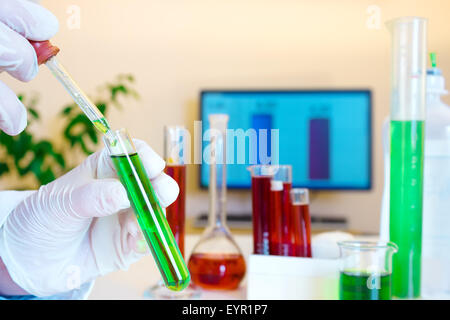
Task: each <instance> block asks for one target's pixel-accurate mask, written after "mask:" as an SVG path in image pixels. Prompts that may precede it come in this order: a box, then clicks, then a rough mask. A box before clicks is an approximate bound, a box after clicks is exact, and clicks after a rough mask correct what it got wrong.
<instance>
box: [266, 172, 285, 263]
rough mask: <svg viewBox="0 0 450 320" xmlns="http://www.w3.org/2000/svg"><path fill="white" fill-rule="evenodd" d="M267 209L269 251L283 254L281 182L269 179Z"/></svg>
mask: <svg viewBox="0 0 450 320" xmlns="http://www.w3.org/2000/svg"><path fill="white" fill-rule="evenodd" d="M269 201H270V210H269V252H270V254H271V255H276V256H281V255H283V226H282V224H281V221H282V215H283V182H282V181H277V180H272V181H270V199H269Z"/></svg>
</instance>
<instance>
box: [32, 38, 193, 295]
mask: <svg viewBox="0 0 450 320" xmlns="http://www.w3.org/2000/svg"><path fill="white" fill-rule="evenodd" d="M30 43H31V45H32V46H33V47H34V49H35V51H36V54H37V58H38V64H39V65H41V64H43V63H45V64H46V65H47V67H48V68H49V69H50V70H51V71H52V73H53V74H54V76H55V77H56V78H57V79H58V80H59V82H61V84H62V85H63V86H64V88H65V89H66V90H67V91H68V92H69V94H70V95H71V96H72V98H73V99H74V101H75V102H76V103H77V105H78V106H79V107H80V108H81V110H82V111H83V112H84V113H85V114H86V116H87V117H88V118H89V120H91V122H92V123H93V125H94V126H95V127H96V128H97V129H98V130H100V131H101V132H102V133H104V134H105V136H104V142H105V144H106V146H107V149H108V150H109V152H110V155H111V160H112V162H113V164H114V167H115V168H116V172H117V175H118V176H119V179H120V181H121V182H122V184H123V186H124V187H125V189H126V190H127V194H128V198H129V200H130V203H131V206H132V207H133V210H134V212H135V215H136V218H137V221H138V223H139V226H140V228H141V231H142V233H143V235H144V237H145V239H146V241H147V244H148V247H149V249H150V252H151V253H152V255H153V258H154V260H155V262H156V265H157V267H158V269H159V271H160V273H161V276H162V278H163V280H164V284H165V285H166V287H167V288H169V289H171V290H174V291H181V290H183V289H185V288H186V287H187V286H188V285H189V282H190V274H189V271H188V268H187V266H186V263H185V261H184V259H183V256H182V255H181V253H180V249H179V248H178V245H177V243H176V241H175V238H174V236H173V233H172V231H171V230H170V226H169V223H168V222H167V219H166V217H165V215H164V211H163V209H162V207H161V204H160V203H159V200H158V197H157V196H156V192H155V190H154V189H153V186H152V184H151V182H150V179H149V178H148V176H147V173H146V171H145V168H144V166H143V164H142V161H141V159H140V158H139V155H138V153H137V150H136V148H135V146H134V144H133V141H132V139H131V137H130V136H129V135H128V134H127V132H126V130H124V129H121V130H117V131H113V130H111V127H110V126H109V124H108V121H107V120H106V118H105V117H104V116H103V114H102V113H101V112H100V110H98V108H97V106H96V105H95V104H93V103H92V102H91V100H90V99H89V98H88V97H87V96H86V94H84V93H83V91H82V90H81V89H80V87H79V86H78V85H77V84H76V83H75V81H73V79H72V77H71V76H70V75H69V74H68V72H67V71H66V69H65V68H64V67H63V66H62V65H61V64H60V63H59V62H58V60H57V58H56V55H57V54H58V52H59V49H58V48H57V47H55V46H53V45H52V44H51V43H50V41H42V42H34V41H30Z"/></svg>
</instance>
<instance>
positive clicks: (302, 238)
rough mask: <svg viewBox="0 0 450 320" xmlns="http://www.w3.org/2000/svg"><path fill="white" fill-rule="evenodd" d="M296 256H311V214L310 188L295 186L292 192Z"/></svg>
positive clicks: (292, 219)
mask: <svg viewBox="0 0 450 320" xmlns="http://www.w3.org/2000/svg"><path fill="white" fill-rule="evenodd" d="M290 197H291V221H292V227H291V230H292V232H293V239H294V254H293V255H294V256H297V257H306V258H311V257H312V253H311V216H310V215H309V191H308V189H300V188H294V189H292V190H291V192H290Z"/></svg>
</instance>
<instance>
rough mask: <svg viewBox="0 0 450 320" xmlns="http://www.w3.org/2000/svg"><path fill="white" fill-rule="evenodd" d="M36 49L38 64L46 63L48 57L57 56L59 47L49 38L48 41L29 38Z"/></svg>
mask: <svg viewBox="0 0 450 320" xmlns="http://www.w3.org/2000/svg"><path fill="white" fill-rule="evenodd" d="M29 41H30V43H31V45H32V46H33V48H34V50H35V51H36V55H37V59H38V65H41V64H43V63H46V62H47V61H48V59H50V58H52V57H54V56H56V55H57V54H58V52H59V48H58V47H56V46H54V45H52V43H51V42H50V41H49V40H46V41H33V40H29Z"/></svg>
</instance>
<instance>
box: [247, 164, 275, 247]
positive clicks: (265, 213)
mask: <svg viewBox="0 0 450 320" xmlns="http://www.w3.org/2000/svg"><path fill="white" fill-rule="evenodd" d="M274 169H275V167H274V166H271V165H254V166H250V167H249V168H248V170H249V171H250V173H251V176H252V223H253V253H255V254H270V248H269V243H270V240H269V232H270V230H269V228H270V227H269V225H270V221H269V219H270V217H269V215H270V181H271V180H272V177H273V175H274Z"/></svg>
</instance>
